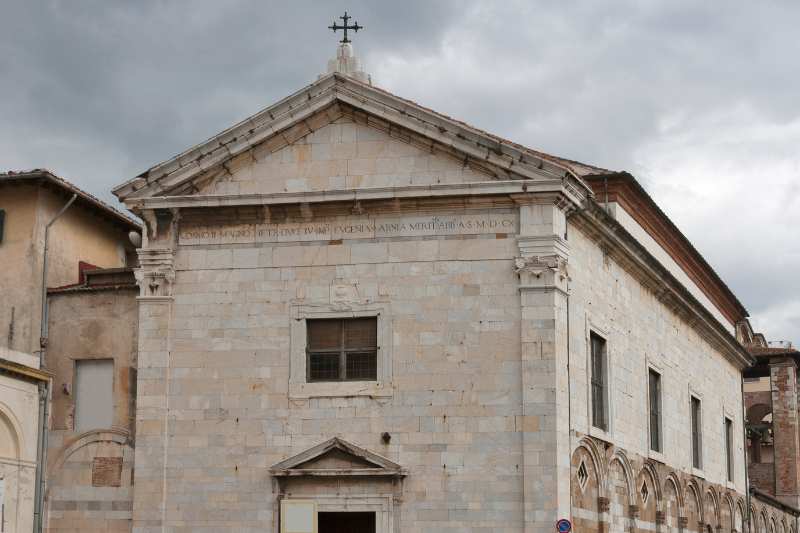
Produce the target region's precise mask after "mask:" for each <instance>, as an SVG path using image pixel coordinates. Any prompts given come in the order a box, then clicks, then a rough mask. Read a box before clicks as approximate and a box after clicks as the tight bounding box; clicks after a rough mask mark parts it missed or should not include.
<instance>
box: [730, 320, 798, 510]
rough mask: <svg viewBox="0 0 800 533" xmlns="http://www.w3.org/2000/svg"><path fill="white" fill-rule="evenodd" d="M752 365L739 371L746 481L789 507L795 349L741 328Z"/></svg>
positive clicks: (794, 464)
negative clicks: (753, 360) (741, 375)
mask: <svg viewBox="0 0 800 533" xmlns="http://www.w3.org/2000/svg"><path fill="white" fill-rule="evenodd" d="M743 340H744V341H745V343H746V345H747V346H748V349H749V351H750V353H751V354H753V356H754V357H755V358H756V365H755V366H753V367H751V368H748V369H746V370H745V371H744V396H745V407H746V409H747V438H748V446H747V451H748V454H747V455H748V467H749V472H750V484H751V485H752V486H753V487H754V488H755V489H757V490H758V491H760V492H762V493H765V494H769V495H771V496H773V497H775V498H776V499H778V500H780V501H782V502H784V503H786V504H787V505H790V506H792V507H798V506H800V403H798V395H799V394H800V388H799V386H800V384H799V383H798V371H797V368H798V365H799V364H800V351H797V350H796V349H794V348H793V347H792V345H791V344H789V343H785V344H777V345H770V344H768V343H767V342H766V339H765V338H764V336H763V335H761V334H753V333H752V331H749V330H745V331H744V335H743Z"/></svg>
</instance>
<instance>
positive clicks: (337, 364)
mask: <svg viewBox="0 0 800 533" xmlns="http://www.w3.org/2000/svg"><path fill="white" fill-rule="evenodd" d="M306 326H307V331H308V342H307V345H308V349H307V356H308V359H307V365H308V376H307V378H308V380H309V381H348V380H358V381H365V380H375V379H377V375H378V333H377V332H378V327H377V326H378V321H377V318H375V317H367V318H345V319H318V320H308V321H307V322H306Z"/></svg>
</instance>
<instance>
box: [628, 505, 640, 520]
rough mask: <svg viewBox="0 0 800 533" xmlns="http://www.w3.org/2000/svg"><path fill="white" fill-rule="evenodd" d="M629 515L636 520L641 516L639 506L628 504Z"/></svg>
mask: <svg viewBox="0 0 800 533" xmlns="http://www.w3.org/2000/svg"><path fill="white" fill-rule="evenodd" d="M628 516H630V517H631V518H633V519H634V520H635V519H637V518H639V506H638V505H629V506H628Z"/></svg>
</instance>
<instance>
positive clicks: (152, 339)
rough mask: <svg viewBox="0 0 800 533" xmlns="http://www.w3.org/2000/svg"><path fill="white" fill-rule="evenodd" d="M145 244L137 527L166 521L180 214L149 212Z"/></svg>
mask: <svg viewBox="0 0 800 533" xmlns="http://www.w3.org/2000/svg"><path fill="white" fill-rule="evenodd" d="M142 218H143V219H144V220H145V226H146V231H145V236H146V237H147V238H146V240H145V241H144V246H145V247H144V248H142V249H140V250H138V254H139V265H140V267H139V268H138V269H137V270H136V272H135V275H136V282H137V284H138V285H139V297H138V298H137V300H138V302H139V339H138V371H137V409H136V449H135V456H134V464H135V472H136V482H135V483H134V486H133V487H134V488H133V491H134V493H133V531H135V532H139V533H145V532H150V531H154V530H158V531H161V528H162V527H163V526H164V525H166V511H167V498H166V495H167V466H168V459H169V456H168V446H169V442H168V436H169V427H168V426H169V417H168V413H169V382H170V360H169V358H170V346H171V318H172V300H173V298H172V287H173V282H174V280H175V269H174V252H175V242H176V239H175V235H176V234H177V216H176V213H173V212H170V211H167V212H160V213H153V212H148V213H144V214H143V217H142Z"/></svg>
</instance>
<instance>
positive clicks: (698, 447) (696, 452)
mask: <svg viewBox="0 0 800 533" xmlns="http://www.w3.org/2000/svg"><path fill="white" fill-rule="evenodd" d="M691 407H692V466H693V467H695V468H702V467H703V454H702V443H701V438H702V432H701V425H700V424H701V420H700V415H701V412H700V410H701V407H700V399H699V398H696V397H694V396H692V400H691Z"/></svg>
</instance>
